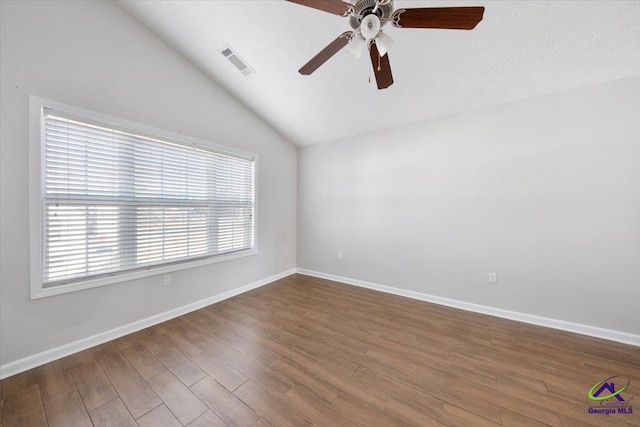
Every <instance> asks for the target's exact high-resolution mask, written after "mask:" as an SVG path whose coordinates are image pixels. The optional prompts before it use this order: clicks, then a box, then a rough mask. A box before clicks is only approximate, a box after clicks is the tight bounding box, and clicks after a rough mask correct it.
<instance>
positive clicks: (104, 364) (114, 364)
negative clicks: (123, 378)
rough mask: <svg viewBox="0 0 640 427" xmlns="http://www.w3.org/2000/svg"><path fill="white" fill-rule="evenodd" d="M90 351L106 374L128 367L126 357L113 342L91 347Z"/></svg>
mask: <svg viewBox="0 0 640 427" xmlns="http://www.w3.org/2000/svg"><path fill="white" fill-rule="evenodd" d="M91 353H92V354H93V357H94V358H95V359H96V361H97V362H98V364H99V365H100V367H101V368H102V371H103V372H104V373H105V375H107V376H109V375H111V374H113V373H115V372H118V371H121V370H123V369H127V368H129V367H130V365H129V362H127V359H126V358H125V357H124V356H123V355H122V353H120V350H118V347H116V345H115V344H114V343H113V342H108V343H105V344H102V345H99V346H97V347H93V348H92V349H91Z"/></svg>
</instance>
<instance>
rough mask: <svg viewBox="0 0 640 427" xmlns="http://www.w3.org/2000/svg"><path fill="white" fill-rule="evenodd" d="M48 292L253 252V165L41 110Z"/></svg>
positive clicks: (245, 160) (44, 264)
mask: <svg viewBox="0 0 640 427" xmlns="http://www.w3.org/2000/svg"><path fill="white" fill-rule="evenodd" d="M43 121H44V122H43V124H44V132H43V134H44V135H43V137H44V148H43V158H44V171H43V178H44V179H43V181H44V182H43V209H44V212H43V224H42V226H43V230H44V233H43V251H42V252H43V260H42V261H43V262H42V267H43V272H42V273H43V279H44V286H45V287H51V286H56V285H59V284H67V283H73V282H78V281H82V280H85V279H87V278H94V277H101V276H106V275H114V274H118V273H121V272H129V271H132V270H137V269H143V268H149V267H152V266H156V265H160V264H168V263H179V262H184V261H190V260H196V259H201V258H206V257H211V256H215V255H219V254H225V253H230V252H237V251H244V250H248V249H251V248H252V247H253V231H254V160H253V159H251V158H248V157H243V156H239V155H235V154H230V153H227V152H222V151H216V150H213V149H209V148H206V147H202V146H199V145H198V146H196V145H193V144H188V143H180V142H175V141H169V140H166V141H165V140H160V139H154V138H150V137H147V136H141V135H137V134H135V133H131V132H127V131H126V130H125V129H115V128H114V127H112V126H110V125H105V124H100V123H95V122H93V121H90V120H86V121H85V120H83V119H78V118H76V117H73V116H70V115H67V114H65V113H62V112H58V111H54V110H50V109H46V108H45V109H44V115H43Z"/></svg>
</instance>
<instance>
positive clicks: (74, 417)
mask: <svg viewBox="0 0 640 427" xmlns="http://www.w3.org/2000/svg"><path fill="white" fill-rule="evenodd" d="M44 406H45V411H46V414H47V420H48V421H49V427H91V426H92V425H93V424H92V423H91V419H90V418H89V414H88V413H87V409H86V408H85V406H84V404H83V403H82V398H81V397H80V394H79V393H78V392H77V391H74V392H73V393H71V394H68V395H66V396H62V397H60V398H58V399H54V400H49V401H47V402H45V405H44Z"/></svg>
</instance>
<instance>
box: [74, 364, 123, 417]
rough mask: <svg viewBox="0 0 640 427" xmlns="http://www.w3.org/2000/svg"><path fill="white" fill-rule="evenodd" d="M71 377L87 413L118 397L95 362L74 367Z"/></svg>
mask: <svg viewBox="0 0 640 427" xmlns="http://www.w3.org/2000/svg"><path fill="white" fill-rule="evenodd" d="M71 375H72V376H73V380H74V382H75V384H76V386H77V387H78V392H80V396H82V400H83V401H84V404H85V406H86V407H87V411H92V410H94V409H95V408H97V407H99V406H102V405H104V404H105V403H107V402H109V401H110V400H113V399H115V398H116V397H118V394H117V393H116V391H115V389H114V388H113V386H112V385H111V382H110V381H109V379H108V378H107V376H106V375H105V374H104V372H103V371H102V368H100V365H98V362H96V361H95V360H92V361H90V362H88V363H81V364H79V365H76V366H75V367H74V368H72V369H71Z"/></svg>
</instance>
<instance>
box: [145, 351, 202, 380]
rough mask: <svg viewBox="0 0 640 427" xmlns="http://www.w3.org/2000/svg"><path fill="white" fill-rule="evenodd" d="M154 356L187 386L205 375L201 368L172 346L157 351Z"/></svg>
mask: <svg viewBox="0 0 640 427" xmlns="http://www.w3.org/2000/svg"><path fill="white" fill-rule="evenodd" d="M156 357H157V358H158V360H160V362H162V364H163V365H164V366H166V367H167V368H168V369H169V370H170V371H171V372H173V374H174V375H175V376H176V377H178V379H179V380H180V381H182V382H183V383H184V385H186V386H187V387H189V386H191V385H193V384H195V383H196V382H198V381H200V380H201V379H203V378H204V377H206V376H207V375H206V374H205V373H204V371H202V369H200V368H198V367H197V366H196V365H195V364H194V363H193V362H192V361H191V360H189V359H188V358H187V357H186V356H185V355H183V354H182V353H180V352H179V351H178V350H176V349H175V348H173V347H167V348H165V349H164V350H162V351H160V352H158V353H157V354H156Z"/></svg>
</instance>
